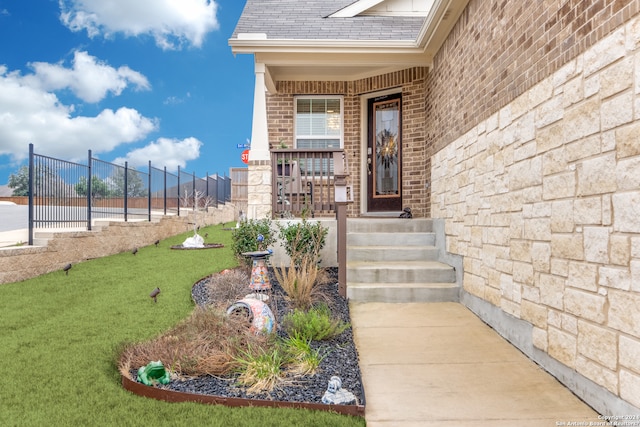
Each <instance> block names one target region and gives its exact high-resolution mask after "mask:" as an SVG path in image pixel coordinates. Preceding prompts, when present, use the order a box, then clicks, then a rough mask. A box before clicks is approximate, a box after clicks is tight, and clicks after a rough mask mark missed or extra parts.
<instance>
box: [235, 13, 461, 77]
mask: <svg viewBox="0 0 640 427" xmlns="http://www.w3.org/2000/svg"><path fill="white" fill-rule="evenodd" d="M467 3H468V0H435V1H434V3H433V7H432V8H431V10H430V12H429V13H428V15H427V16H426V17H425V18H424V22H423V24H422V26H421V28H420V31H419V34H418V36H417V38H416V39H413V40H390V39H384V40H371V39H369V40H362V39H360V40H354V39H326V38H325V39H314V38H311V37H309V38H304V39H302V38H276V37H278V35H279V34H278V35H276V34H273V36H272V37H270V36H269V34H268V33H267V32H265V33H259V32H244V33H242V32H238V31H239V29H237V30H236V31H237V32H236V33H234V36H233V37H232V38H231V39H229V45H230V46H231V49H232V52H233V53H234V54H238V53H243V54H254V55H255V61H256V62H257V63H263V64H265V66H266V67H267V72H268V79H269V80H270V82H268V86H271V87H272V84H273V83H274V82H277V81H309V80H324V81H327V80H338V81H352V80H358V79H361V78H366V77H370V76H374V75H379V74H384V73H387V72H392V71H397V70H400V69H405V68H410V67H416V66H419V67H431V65H432V62H433V57H434V55H435V54H436V52H437V51H438V50H439V49H440V46H441V45H442V43H443V42H444V40H445V39H446V37H447V35H448V34H449V32H450V31H451V29H452V28H453V26H454V25H455V23H456V21H457V20H458V17H459V16H460V14H461V13H462V11H463V10H464V8H465V7H466V5H467ZM241 19H242V18H241ZM327 19H331V18H327ZM268 28H269V26H268V25H267V26H266V27H265V31H268ZM384 29H385V30H389V31H392V30H393V29H392V28H386V27H385V28H384ZM255 30H259V28H258V27H256V28H255ZM269 83H271V84H269Z"/></svg>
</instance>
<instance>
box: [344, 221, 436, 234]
mask: <svg viewBox="0 0 640 427" xmlns="http://www.w3.org/2000/svg"><path fill="white" fill-rule="evenodd" d="M430 231H433V221H432V220H431V219H426V218H417V219H403V218H349V219H348V220H347V233H371V232H377V233H396V232H404V233H414V232H430Z"/></svg>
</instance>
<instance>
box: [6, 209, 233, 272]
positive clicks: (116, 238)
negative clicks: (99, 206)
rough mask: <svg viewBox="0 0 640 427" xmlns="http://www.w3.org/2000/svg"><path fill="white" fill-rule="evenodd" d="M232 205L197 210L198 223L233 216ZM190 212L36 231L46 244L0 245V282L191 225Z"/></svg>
mask: <svg viewBox="0 0 640 427" xmlns="http://www.w3.org/2000/svg"><path fill="white" fill-rule="evenodd" d="M234 210H235V208H234V206H233V205H232V204H226V205H224V206H221V207H218V208H217V209H210V210H209V212H208V213H207V214H204V213H203V212H199V213H198V218H197V219H198V223H199V224H202V225H212V224H220V223H225V222H230V221H234V220H235V214H234ZM193 222H194V217H193V212H188V213H187V214H183V215H181V216H165V217H161V218H160V219H159V220H158V221H152V222H148V221H129V222H117V221H96V223H95V225H94V227H93V228H94V230H92V231H62V230H61V231H54V232H37V233H40V234H46V235H48V236H47V237H50V240H49V242H48V244H47V245H46V246H22V247H10V248H0V284H4V283H12V282H18V281H22V280H26V279H30V278H32V277H36V276H39V275H41V274H45V273H49V272H52V271H57V270H60V269H61V268H62V267H64V266H65V265H67V264H69V263H71V264H75V263H78V262H82V261H86V260H88V259H92V258H99V257H104V256H107V255H112V254H116V253H120V252H125V251H131V250H133V249H134V248H136V247H142V246H147V245H151V244H153V243H154V242H155V241H156V240H162V239H166V238H168V237H171V236H175V235H177V234H180V233H184V232H186V231H189V230H191V229H192V228H193Z"/></svg>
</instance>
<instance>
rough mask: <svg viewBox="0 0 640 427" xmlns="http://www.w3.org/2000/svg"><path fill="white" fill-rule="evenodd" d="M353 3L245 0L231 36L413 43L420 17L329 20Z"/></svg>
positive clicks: (361, 17)
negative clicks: (249, 34)
mask: <svg viewBox="0 0 640 427" xmlns="http://www.w3.org/2000/svg"><path fill="white" fill-rule="evenodd" d="M353 2H354V1H353V0H323V1H304V0H247V3H246V5H245V8H244V11H243V12H242V16H241V17H240V20H239V21H238V25H237V26H236V29H235V31H234V33H233V36H232V38H237V37H238V34H240V33H265V34H267V38H268V39H280V40H350V41H361V40H364V41H374V40H389V41H393V40H397V41H400V40H416V39H417V37H418V33H419V32H420V28H421V27H422V24H423V22H424V19H425V18H424V17H406V16H356V17H353V18H329V17H328V16H329V15H331V14H332V13H334V12H336V11H338V10H340V9H342V8H344V7H346V6H349V5H350V4H352V3H353Z"/></svg>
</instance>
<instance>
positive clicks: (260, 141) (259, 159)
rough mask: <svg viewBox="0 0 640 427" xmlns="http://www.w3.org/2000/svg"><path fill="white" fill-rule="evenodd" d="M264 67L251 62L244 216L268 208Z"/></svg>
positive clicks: (264, 213)
mask: <svg viewBox="0 0 640 427" xmlns="http://www.w3.org/2000/svg"><path fill="white" fill-rule="evenodd" d="M265 71H266V67H265V65H264V64H263V63H259V62H257V63H256V64H255V74H256V81H255V91H254V95H253V122H252V128H251V150H249V174H248V175H249V176H248V188H247V196H248V203H247V218H248V219H261V218H265V217H266V216H268V215H270V212H271V153H270V151H269V130H268V126H267V96H266V86H265Z"/></svg>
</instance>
